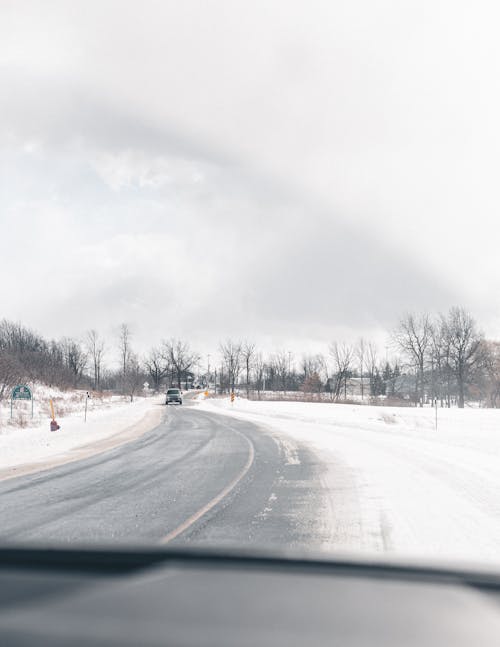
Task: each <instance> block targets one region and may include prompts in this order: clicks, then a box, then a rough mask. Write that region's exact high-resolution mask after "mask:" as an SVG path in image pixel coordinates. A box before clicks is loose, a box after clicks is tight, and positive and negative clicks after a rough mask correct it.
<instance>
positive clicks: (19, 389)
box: [11, 384, 31, 400]
mask: <svg viewBox="0 0 500 647" xmlns="http://www.w3.org/2000/svg"><path fill="white" fill-rule="evenodd" d="M11 397H12V399H13V400H31V389H30V387H29V386H26V384H18V385H17V386H15V387H14V388H13V389H12V396H11Z"/></svg>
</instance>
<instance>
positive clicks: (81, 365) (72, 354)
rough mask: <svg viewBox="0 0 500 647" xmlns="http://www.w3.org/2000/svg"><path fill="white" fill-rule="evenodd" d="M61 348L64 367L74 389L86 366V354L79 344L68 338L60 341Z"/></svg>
mask: <svg viewBox="0 0 500 647" xmlns="http://www.w3.org/2000/svg"><path fill="white" fill-rule="evenodd" d="M61 346H62V349H63V353H64V361H65V364H66V367H67V369H68V371H69V373H70V375H71V380H72V386H75V387H76V386H78V384H79V382H80V380H81V378H82V376H83V372H84V371H85V368H86V366H87V359H88V358H87V354H86V353H85V351H84V349H83V348H82V346H81V345H80V344H79V342H77V341H76V340H74V339H70V338H69V337H64V338H63V339H62V340H61Z"/></svg>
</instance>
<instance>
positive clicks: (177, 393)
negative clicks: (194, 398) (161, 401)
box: [165, 389, 182, 404]
mask: <svg viewBox="0 0 500 647" xmlns="http://www.w3.org/2000/svg"><path fill="white" fill-rule="evenodd" d="M174 402H176V403H177V404H182V391H181V390H180V389H168V390H167V397H166V399H165V404H173V403H174Z"/></svg>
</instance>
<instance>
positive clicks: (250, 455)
mask: <svg viewBox="0 0 500 647" xmlns="http://www.w3.org/2000/svg"><path fill="white" fill-rule="evenodd" d="M233 431H235V433H237V434H238V435H239V436H241V437H242V438H244V439H245V440H246V442H247V444H248V459H247V462H246V463H245V465H244V467H243V469H242V470H241V471H240V472H239V474H238V475H237V476H236V478H234V479H233V480H232V481H231V483H229V485H226V487H225V488H224V489H223V490H222V491H221V492H219V494H218V495H217V496H215V497H214V498H213V499H211V500H210V501H209V502H208V503H207V504H205V505H204V506H203V507H202V508H200V509H199V510H198V511H197V512H195V513H194V514H192V515H191V516H190V517H189V518H188V519H186V521H184V523H181V525H180V526H178V527H177V528H175V530H172V531H171V532H169V533H168V535H165V537H163V538H162V539H161V540H160V544H168V542H169V541H172V539H175V538H176V537H178V536H179V535H180V534H181V533H183V532H184V531H185V530H187V529H188V528H189V527H190V526H192V525H193V524H194V523H196V522H197V521H198V520H199V519H201V517H203V515H205V514H207V512H209V511H210V510H211V509H212V508H213V507H214V506H216V505H217V504H218V503H220V501H222V499H223V498H224V497H226V496H227V495H228V494H229V493H230V492H231V491H232V490H234V488H235V487H236V486H237V485H238V483H239V482H240V481H241V479H242V478H243V477H244V476H245V474H246V473H247V472H248V470H249V469H250V467H251V466H252V463H253V461H254V459H255V449H254V446H253V443H252V442H251V441H250V440H249V439H248V438H247V437H246V436H244V435H243V434H241V433H240V432H239V431H236V430H233Z"/></svg>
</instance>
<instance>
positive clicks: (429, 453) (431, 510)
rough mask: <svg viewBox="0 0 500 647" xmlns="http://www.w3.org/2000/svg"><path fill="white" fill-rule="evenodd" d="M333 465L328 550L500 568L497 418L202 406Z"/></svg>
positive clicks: (476, 413)
mask: <svg viewBox="0 0 500 647" xmlns="http://www.w3.org/2000/svg"><path fill="white" fill-rule="evenodd" d="M199 406H200V407H201V408H203V409H206V410H211V411H217V412H219V413H224V414H226V415H230V416H234V417H238V418H241V419H245V420H249V421H253V422H257V423H259V424H260V425H263V426H265V427H267V428H268V429H271V430H273V432H274V433H275V434H277V435H278V436H279V438H280V439H281V442H286V443H287V447H288V451H289V454H290V456H291V458H292V459H293V456H294V452H295V450H296V448H297V447H299V446H303V447H304V446H305V447H307V448H308V449H310V450H312V451H313V452H314V453H315V454H316V456H317V458H318V460H319V461H320V462H321V463H323V464H324V465H325V466H327V470H326V475H325V476H324V479H325V483H324V485H325V486H326V489H327V490H328V492H329V496H330V502H331V506H330V508H331V518H330V520H329V523H330V530H331V533H330V535H331V538H332V539H331V542H330V544H329V545H325V546H324V547H325V548H329V549H335V550H339V549H346V550H349V551H352V550H355V551H356V550H359V549H362V550H367V551H377V552H380V551H394V552H397V553H399V554H404V555H413V556H415V555H417V556H422V557H425V558H439V559H447V558H449V559H453V560H454V559H467V560H474V561H476V560H492V561H495V562H497V563H498V562H500V411H495V410H480V409H468V410H467V409H466V410H457V409H451V410H447V409H439V410H438V429H437V431H436V429H435V419H434V415H435V414H434V410H432V409H410V408H382V407H369V406H350V405H342V404H338V405H336V404H326V403H325V404H323V403H296V402H248V401H246V400H241V399H237V400H236V401H235V403H234V405H231V404H230V402H229V401H228V400H215V399H214V400H205V401H202V402H201V403H200V405H199Z"/></svg>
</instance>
